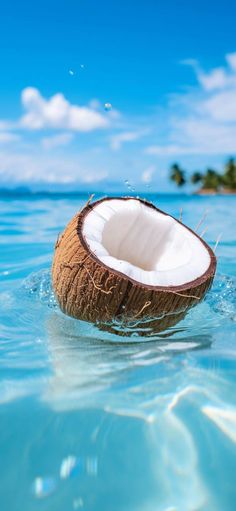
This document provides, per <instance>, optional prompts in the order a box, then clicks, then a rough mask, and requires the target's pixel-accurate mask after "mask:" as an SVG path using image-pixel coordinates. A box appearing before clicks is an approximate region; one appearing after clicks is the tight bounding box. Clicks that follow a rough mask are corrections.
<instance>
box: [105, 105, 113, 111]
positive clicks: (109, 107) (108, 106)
mask: <svg viewBox="0 0 236 511" xmlns="http://www.w3.org/2000/svg"><path fill="white" fill-rule="evenodd" d="M104 109H105V110H106V112H109V110H111V109H112V104H111V103H105V104H104Z"/></svg>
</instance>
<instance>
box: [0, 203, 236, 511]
mask: <svg viewBox="0 0 236 511" xmlns="http://www.w3.org/2000/svg"><path fill="white" fill-rule="evenodd" d="M175 200H176V201H177V199H175ZM178 200H179V199H178ZM194 200H195V199H194ZM194 200H192V199H191V201H192V202H191V207H190V206H189V209H188V206H187V203H186V206H185V209H186V208H187V212H186V211H185V215H186V216H188V215H190V218H192V216H191V215H192V214H193V213H192V211H193V209H194V208H195V211H198V208H199V207H200V206H199V201H202V200H205V199H202V198H198V199H196V203H195V202H194ZM230 200H231V199H230ZM181 201H182V203H183V199H181ZM186 201H187V199H186ZM201 204H202V203H201ZM181 205H182V204H181ZM193 205H194V208H193ZM62 206H63V208H62V207H60V208H59V207H55V204H54V205H53V204H52V203H50V202H49V201H48V202H47V201H44V202H43V203H41V202H40V201H39V202H37V203H36V204H34V205H32V203H30V204H28V205H26V204H25V205H24V208H23V209H22V205H21V204H16V203H15V202H14V204H13V205H11V207H9V206H7V204H4V208H5V209H4V211H3V214H2V217H3V221H4V222H5V224H6V225H5V224H4V225H5V227H4V232H3V239H4V240H5V242H6V243H7V244H6V243H5V244H3V250H2V252H1V259H2V266H1V275H0V279H1V284H2V286H1V290H0V311H1V322H0V355H1V357H0V377H1V385H0V405H1V406H0V453H1V461H2V474H1V483H0V502H1V511H9V510H11V511H22V510H24V511H34V510H37V509H39V508H40V509H43V510H48V509H49V510H50V511H65V510H74V509H84V510H86V511H96V510H100V509H101V510H104V511H107V510H112V511H133V510H135V511H171V510H172V511H173V510H176V511H197V510H199V511H222V510H224V511H233V510H234V503H235V499H236V490H235V470H236V462H235V460H236V407H235V399H234V396H235V391H236V388H235V385H236V384H235V381H236V380H235V375H236V345H235V337H234V330H233V327H234V326H235V317H236V296H235V288H236V286H235V278H234V277H233V276H232V275H233V265H232V261H233V248H234V242H232V239H231V238H232V233H231V232H230V231H229V226H228V230H227V222H229V218H228V217H227V216H226V215H225V214H224V224H225V232H226V236H228V240H227V239H226V241H225V242H224V243H225V244H224V245H223V248H222V249H221V250H222V257H221V259H220V272H221V273H219V274H218V276H217V277H216V279H215V281H214V285H213V287H212V289H211V291H210V292H209V293H208V295H207V296H206V298H205V300H204V301H203V302H202V303H201V304H199V305H197V306H196V307H194V308H193V309H192V310H191V311H189V312H188V314H187V315H186V317H185V318H184V319H183V320H182V321H181V322H180V323H178V325H176V326H175V327H173V328H170V329H169V330H167V331H165V332H163V333H159V334H155V332H153V331H149V334H148V335H147V336H143V335H141V334H140V325H139V323H138V322H137V323H136V324H132V325H129V326H128V327H127V326H126V327H125V328H126V329H127V331H126V332H125V333H126V336H124V337H122V336H120V335H114V333H111V332H110V331H108V330H105V331H104V330H101V329H100V325H92V324H88V323H85V322H81V321H76V320H74V319H72V318H69V317H66V316H65V315H64V314H62V313H61V312H60V310H59V309H58V306H57V303H56V301H55V298H54V295H53V292H52V288H51V282H50V258H51V255H52V246H53V241H54V239H55V238H56V236H57V233H58V231H59V230H61V228H62V225H63V223H65V218H64V217H63V221H62V219H61V217H60V215H61V214H62V213H61V211H62V210H63V214H64V215H67V216H68V218H69V217H70V216H72V211H71V210H72V206H71V203H68V202H66V201H65V202H64V203H63V204H62ZM75 206H76V207H77V204H76V205H75V204H74V205H73V208H74V209H75ZM202 209H203V206H202V205H201V210H202ZM176 210H178V211H179V203H176ZM170 212H171V211H170ZM18 213H19V215H18ZM221 215H222V213H221ZM199 216H200V214H199ZM29 219H30V221H29ZM43 219H44V221H45V223H43ZM192 220H193V223H194V224H196V223H197V221H196V219H195V218H192ZM217 222H218V224H219V223H220V222H221V216H219V217H218V219H217ZM8 224H9V225H8ZM7 229H8V230H9V232H8V234H7ZM218 229H220V228H219V225H218ZM10 232H11V234H10ZM227 233H228V234H227ZM11 240H13V241H11ZM50 240H51V241H50ZM230 240H231V241H230ZM10 241H11V242H10ZM16 243H17V245H16ZM113 326H114V328H119V329H122V328H124V325H122V324H120V323H119V322H116V323H114V325H113ZM13 488H14V492H13ZM232 503H233V504H232Z"/></svg>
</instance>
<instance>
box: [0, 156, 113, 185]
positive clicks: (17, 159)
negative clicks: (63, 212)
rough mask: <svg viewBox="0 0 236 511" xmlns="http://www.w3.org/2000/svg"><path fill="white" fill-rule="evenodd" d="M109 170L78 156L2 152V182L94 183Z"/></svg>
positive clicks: (0, 174)
mask: <svg viewBox="0 0 236 511" xmlns="http://www.w3.org/2000/svg"><path fill="white" fill-rule="evenodd" d="M107 175H108V174H107V172H105V171H104V170H100V169H99V168H97V169H96V171H93V169H92V170H91V168H90V167H86V166H85V165H84V164H82V163H81V162H80V161H79V160H78V158H77V157H76V156H74V157H73V156H70V157H67V158H65V159H64V158H63V159H61V158H57V157H54V156H50V157H49V156H48V155H47V156H45V154H44V153H41V154H38V153H37V154H34V153H31V154H29V153H28V152H27V153H20V152H1V153H0V181H1V182H3V183H6V184H8V183H11V184H14V183H22V184H24V183H31V184H33V183H46V184H73V183H95V182H99V181H102V180H103V179H105V178H106V177H107Z"/></svg>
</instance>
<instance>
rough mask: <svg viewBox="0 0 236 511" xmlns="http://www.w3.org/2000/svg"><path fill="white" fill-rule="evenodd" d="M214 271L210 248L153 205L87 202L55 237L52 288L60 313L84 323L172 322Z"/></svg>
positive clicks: (192, 302) (196, 297)
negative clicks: (152, 319)
mask: <svg viewBox="0 0 236 511" xmlns="http://www.w3.org/2000/svg"><path fill="white" fill-rule="evenodd" d="M215 269H216V258H215V255H214V253H213V252H212V250H211V249H210V247H209V246H208V245H207V244H206V243H205V241H204V240H202V239H201V238H200V237H199V236H198V235H197V234H196V233H195V232H193V231H192V230H191V229H189V228H188V227H186V226H185V225H183V224H182V223H181V222H179V221H178V220H176V219H174V218H173V217H171V216H170V215H167V214H166V213H164V212H163V211H161V210H159V209H157V208H156V207H155V206H154V205H153V204H151V203H149V202H147V201H144V200H141V199H138V198H132V197H125V198H123V197H122V198H105V199H102V200H99V201H97V202H94V203H92V204H91V203H89V204H88V205H86V206H85V208H84V209H83V210H82V211H81V212H80V213H78V214H77V215H75V217H74V218H73V219H72V220H71V222H70V223H69V224H68V225H67V227H66V229H65V231H64V232H63V234H62V235H61V237H60V239H59V240H58V241H57V243H56V247H55V255H54V261H53V267H52V277H53V287H54V290H55V293H56V296H57V299H58V302H59V305H60V307H61V309H62V311H63V312H65V313H66V314H68V315H69V316H72V317H75V318H78V319H82V320H86V321H92V322H96V321H102V322H106V321H111V320H113V319H114V318H117V317H119V318H120V317H123V318H128V319H129V320H130V319H131V320H133V319H138V320H140V319H141V318H146V317H148V318H158V320H157V322H158V330H159V331H160V330H163V329H165V328H167V327H168V326H170V325H173V324H175V323H176V322H177V321H179V319H181V318H182V317H183V313H185V312H186V310H187V309H188V308H189V307H191V306H193V305H195V304H196V303H198V302H199V300H201V299H202V298H203V297H204V295H205V293H206V291H207V290H208V289H209V287H210V285H211V283H212V281H213V277H214V274H215Z"/></svg>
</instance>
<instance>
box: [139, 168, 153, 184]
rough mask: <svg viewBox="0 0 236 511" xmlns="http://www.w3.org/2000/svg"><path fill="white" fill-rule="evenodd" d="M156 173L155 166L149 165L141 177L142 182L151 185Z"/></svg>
mask: <svg viewBox="0 0 236 511" xmlns="http://www.w3.org/2000/svg"><path fill="white" fill-rule="evenodd" d="M155 172H156V167H155V165H149V167H147V168H146V169H145V170H144V171H143V173H142V175H141V180H142V181H143V183H146V184H149V183H151V181H152V178H153V174H154V173H155Z"/></svg>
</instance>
